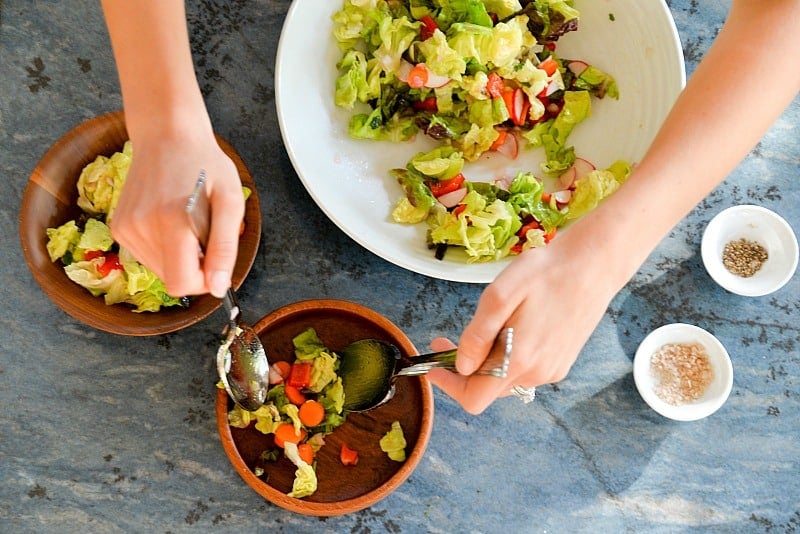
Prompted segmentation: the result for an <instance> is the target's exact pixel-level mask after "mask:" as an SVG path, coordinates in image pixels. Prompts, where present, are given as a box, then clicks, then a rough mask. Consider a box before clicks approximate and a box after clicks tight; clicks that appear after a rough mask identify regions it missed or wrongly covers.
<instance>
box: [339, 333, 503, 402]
mask: <svg viewBox="0 0 800 534" xmlns="http://www.w3.org/2000/svg"><path fill="white" fill-rule="evenodd" d="M513 339H514V330H513V329H512V328H506V329H505V330H503V332H502V333H501V334H500V336H498V340H497V341H496V342H495V346H494V348H493V349H492V352H491V354H490V355H489V357H488V358H486V361H485V362H484V363H483V365H482V366H481V367H480V369H478V370H477V371H475V373H474V374H476V375H487V376H494V377H496V378H505V377H506V375H507V374H508V364H509V361H510V359H511V349H512V345H513ZM457 352H458V349H450V350H445V351H441V352H433V353H429V354H423V355H418V356H413V357H405V356H403V354H402V353H401V352H400V349H398V348H397V347H396V346H394V345H392V344H391V343H387V342H385V341H380V340H377V339H361V340H358V341H354V342H353V343H350V344H349V345H347V346H346V347H345V348H344V349H342V350H341V351H340V352H339V356H340V358H341V360H340V364H339V376H340V377H341V378H342V387H343V388H344V409H345V410H347V411H350V412H363V411H367V410H371V409H373V408H377V407H378V406H381V405H382V404H384V403H386V402H388V401H389V400H390V399H391V398H392V397H393V396H394V382H395V380H396V379H397V378H398V377H400V376H419V375H423V374H426V373H427V372H428V371H430V370H431V369H435V368H440V369H447V370H449V371H455V370H456V354H457Z"/></svg>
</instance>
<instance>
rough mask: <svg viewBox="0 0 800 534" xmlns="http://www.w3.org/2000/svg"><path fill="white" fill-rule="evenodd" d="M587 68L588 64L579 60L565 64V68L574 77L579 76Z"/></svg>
mask: <svg viewBox="0 0 800 534" xmlns="http://www.w3.org/2000/svg"><path fill="white" fill-rule="evenodd" d="M588 67H589V64H588V63H586V62H585V61H580V60H575V61H570V62H569V63H568V64H567V68H568V69H569V70H571V71H572V73H573V74H574V75H575V76H580V75H581V74H582V73H583V71H585V70H586V69H587V68H588Z"/></svg>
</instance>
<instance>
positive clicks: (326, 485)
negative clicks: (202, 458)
mask: <svg viewBox="0 0 800 534" xmlns="http://www.w3.org/2000/svg"><path fill="white" fill-rule="evenodd" d="M308 327H313V328H314V329H315V330H316V332H317V334H318V335H319V337H320V339H321V340H322V341H323V342H324V343H325V344H326V345H327V346H328V348H330V349H331V350H333V351H336V350H341V349H342V348H344V347H345V346H346V345H348V344H349V343H351V342H353V341H356V340H359V339H364V338H376V339H381V340H383V341H387V342H390V343H394V344H395V345H396V346H397V347H399V348H400V350H401V351H402V352H403V353H404V354H407V355H414V354H418V353H417V351H416V349H415V348H414V346H413V345H412V343H411V341H409V339H408V338H407V337H406V336H405V334H403V332H402V331H401V330H400V329H399V328H398V327H397V326H395V325H394V324H392V323H391V322H390V321H389V320H388V319H386V318H385V317H383V316H382V315H380V314H378V313H376V312H375V311H372V310H370V309H368V308H365V307H364V306H361V305H358V304H354V303H351V302H346V301H339V300H309V301H303V302H298V303H295V304H290V305H288V306H285V307H283V308H279V309H278V310H276V311H274V312H272V313H270V314H269V315H267V316H266V317H264V318H262V319H261V320H260V321H258V322H257V323H256V324H255V325H254V328H255V330H256V332H258V334H259V337H260V338H261V340H262V342H263V343H264V346H265V347H266V348H267V353H268V356H269V359H270V362H275V361H278V360H292V359H294V352H293V346H292V338H293V337H294V336H296V335H297V334H299V333H300V332H302V331H303V330H305V329H306V328H308ZM396 389H397V391H396V393H395V396H394V397H393V398H392V400H390V401H389V402H387V403H386V404H384V405H382V406H380V407H378V408H375V409H373V410H370V411H367V412H363V413H349V414H348V415H347V420H346V421H345V423H344V424H343V425H342V426H340V427H338V428H337V429H336V430H334V431H333V432H332V433H331V434H329V435H328V436H326V437H325V445H324V446H323V447H322V448H321V449H320V450H319V452H318V453H317V456H316V461H317V469H316V470H317V478H318V487H317V491H316V493H314V494H313V495H310V496H308V497H305V498H303V499H296V498H293V497H288V496H287V495H286V494H287V493H288V492H290V491H291V489H292V482H293V480H294V472H295V470H296V468H295V466H294V465H293V464H292V463H291V462H290V461H289V460H288V459H286V458H280V459H279V460H277V461H275V462H269V463H268V464H267V466H266V467H265V470H266V476H262V477H257V476H256V475H255V474H254V473H253V471H252V468H253V466H254V465H255V463H256V459H257V458H258V457H259V455H260V454H261V452H262V451H264V450H266V449H271V448H273V447H274V441H273V438H272V435H264V434H262V433H261V432H259V431H258V430H256V429H255V428H254V427H253V425H251V426H250V427H248V428H245V429H239V428H231V426H230V425H229V424H228V411H229V410H230V409H231V408H232V407H233V403H232V402H231V401H230V399H229V397H228V395H227V394H226V392H225V390H223V389H220V390H219V391H218V392H217V426H218V428H219V434H220V436H221V438H222V445H223V447H224V449H225V452H226V453H227V455H228V458H229V459H230V461H231V463H232V464H233V467H234V468H235V469H236V471H237V472H238V473H239V475H240V476H241V477H242V479H244V481H245V482H246V483H247V484H248V485H249V486H250V487H251V488H252V489H253V490H255V491H256V492H258V493H259V494H260V495H261V496H263V497H264V498H266V499H267V500H268V501H270V502H272V503H273V504H276V505H278V506H280V507H282V508H285V509H287V510H291V511H293V512H297V513H300V514H305V515H313V516H334V515H341V514H347V513H351V512H356V511H358V510H361V509H364V508H367V507H369V506H372V505H374V504H375V503H377V502H378V501H380V500H381V499H383V498H384V497H386V496H387V495H389V494H390V493H391V492H392V491H394V490H395V489H397V488H398V486H400V485H401V484H402V483H403V482H404V481H405V480H406V479H407V478H408V477H409V476H410V475H411V473H412V472H413V471H414V469H415V468H416V467H417V464H419V461H420V459H421V458H422V455H423V453H424V452H425V448H426V447H427V445H428V440H429V438H430V433H431V428H432V425H433V391H432V388H431V385H430V383H429V382H428V381H427V380H426V379H425V378H423V377H415V378H401V379H399V380H398V381H397V382H396ZM393 421H399V422H400V425H401V426H402V428H403V433H404V435H405V438H406V441H407V443H408V445H407V447H406V460H405V462H402V463H400V462H395V461H393V460H390V459H389V457H388V456H387V455H386V453H384V452H383V451H381V448H380V445H379V441H380V439H381V438H382V437H383V436H384V434H386V432H387V431H389V429H390V427H391V424H392V422H393ZM342 443H346V444H347V445H348V446H349V447H351V448H353V449H356V450H358V454H359V460H358V463H357V464H356V465H354V466H345V465H343V464H342V463H341V461H340V460H339V451H340V450H341V446H342ZM265 478H266V479H267V481H265Z"/></svg>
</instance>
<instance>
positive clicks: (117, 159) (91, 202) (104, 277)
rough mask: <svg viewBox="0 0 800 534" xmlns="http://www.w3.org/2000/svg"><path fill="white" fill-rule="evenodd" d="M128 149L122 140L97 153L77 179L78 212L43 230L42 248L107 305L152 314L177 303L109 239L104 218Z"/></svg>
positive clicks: (179, 303) (122, 175)
mask: <svg viewBox="0 0 800 534" xmlns="http://www.w3.org/2000/svg"><path fill="white" fill-rule="evenodd" d="M132 155H133V150H132V146H131V142H130V141H127V142H126V143H125V145H124V147H123V149H122V151H121V152H116V153H115V154H113V155H112V156H111V157H110V158H109V157H106V156H102V155H101V156H97V158H96V159H95V160H94V161H93V162H91V163H89V164H88V165H87V166H86V167H84V169H83V170H82V171H81V174H80V177H79V178H78V184H77V188H78V206H79V207H80V208H81V209H82V210H83V212H84V213H83V216H82V217H81V218H80V219H78V220H71V221H67V222H66V223H64V224H62V225H61V226H59V227H57V228H48V229H47V231H46V232H47V239H48V241H47V252H48V254H49V255H50V260H51V261H53V262H56V261H61V263H62V264H63V265H64V271H65V272H66V274H67V276H68V277H69V279H70V280H72V281H73V282H75V283H77V284H79V285H81V286H83V287H84V288H86V289H87V290H89V292H91V294H92V295H94V296H100V295H102V296H103V298H104V300H105V303H106V304H108V305H111V304H117V303H126V304H129V305H131V306H132V307H133V311H135V312H146V311H149V312H156V311H158V310H160V309H161V307H162V306H182V305H185V300H184V299H180V298H176V297H172V296H171V295H169V294H168V293H167V292H166V289H165V287H164V283H163V282H162V281H161V280H159V279H158V277H156V275H155V274H153V272H152V271H150V270H149V269H147V267H145V266H144V265H142V264H141V263H139V262H138V261H136V259H135V258H134V257H133V256H132V255H131V254H130V252H128V251H127V250H126V249H124V248H122V247H118V246H117V244H116V243H115V242H114V239H113V238H112V237H111V230H110V229H109V227H108V224H109V222H110V221H111V218H112V216H113V213H114V209H115V208H116V206H117V201H118V200H119V195H120V193H121V192H122V187H123V186H124V185H125V178H126V177H127V175H128V169H129V168H130V164H131V158H132Z"/></svg>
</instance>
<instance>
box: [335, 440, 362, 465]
mask: <svg viewBox="0 0 800 534" xmlns="http://www.w3.org/2000/svg"><path fill="white" fill-rule="evenodd" d="M339 460H341V462H342V464H344V465H356V464H357V463H358V451H354V450H353V449H351V448H350V447H348V446H347V443H342V451H341V452H340V453H339Z"/></svg>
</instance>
